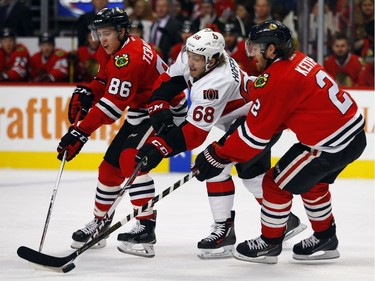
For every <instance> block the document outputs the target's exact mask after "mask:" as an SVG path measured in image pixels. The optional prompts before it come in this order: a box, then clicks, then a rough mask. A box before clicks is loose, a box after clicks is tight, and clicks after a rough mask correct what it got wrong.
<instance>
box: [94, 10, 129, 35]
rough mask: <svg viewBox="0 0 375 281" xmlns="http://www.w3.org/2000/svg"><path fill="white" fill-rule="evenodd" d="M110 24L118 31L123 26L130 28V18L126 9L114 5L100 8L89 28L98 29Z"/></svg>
mask: <svg viewBox="0 0 375 281" xmlns="http://www.w3.org/2000/svg"><path fill="white" fill-rule="evenodd" d="M109 26H113V27H115V28H116V30H117V31H118V32H119V31H120V30H121V28H126V30H128V29H129V27H130V19H129V16H128V14H127V13H126V12H125V10H124V9H121V8H118V7H114V8H104V9H102V10H100V11H99V12H98V13H97V14H96V16H95V18H94V20H93V21H92V23H91V24H90V26H89V28H90V29H91V30H96V29H98V28H101V27H109Z"/></svg>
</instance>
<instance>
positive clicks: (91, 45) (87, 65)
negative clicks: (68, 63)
mask: <svg viewBox="0 0 375 281" xmlns="http://www.w3.org/2000/svg"><path fill="white" fill-rule="evenodd" d="M86 38H87V43H86V44H85V45H84V46H81V47H79V48H78V50H77V53H76V54H75V59H74V64H73V65H74V66H75V67H74V72H75V74H74V76H75V80H76V81H79V82H91V81H92V79H93V78H94V77H95V75H96V74H97V73H98V67H99V63H98V61H97V59H96V51H97V50H98V48H99V45H100V42H99V41H94V40H93V39H92V36H91V32H88V33H87V36H86Z"/></svg>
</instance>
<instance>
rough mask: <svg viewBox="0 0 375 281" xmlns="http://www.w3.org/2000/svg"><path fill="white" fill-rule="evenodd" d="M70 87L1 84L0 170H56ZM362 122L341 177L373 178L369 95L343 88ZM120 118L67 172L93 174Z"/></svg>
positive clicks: (167, 167)
mask: <svg viewBox="0 0 375 281" xmlns="http://www.w3.org/2000/svg"><path fill="white" fill-rule="evenodd" d="M73 89H74V86H66V85H64V86H63V85H61V86H55V85H54V86H48V87H46V86H36V85H33V86H31V85H22V86H21V85H4V84H3V85H1V86H0V168H31V169H34V168H35V169H58V167H59V162H58V160H56V155H57V154H56V152H55V151H56V147H57V144H58V142H59V140H60V138H61V137H62V136H63V135H64V133H65V132H66V131H67V128H68V126H69V122H68V120H67V110H68V104H69V99H70V97H71V93H72V91H73ZM348 92H349V93H350V94H351V95H352V97H353V98H354V99H355V100H356V101H357V103H358V105H359V107H360V108H361V110H362V113H363V115H364V116H365V118H366V121H367V122H366V136H367V141H368V146H367V148H366V150H365V152H364V153H363V155H362V156H361V157H360V159H359V160H357V161H356V162H354V163H352V164H351V165H349V166H348V167H347V168H346V169H345V170H344V171H343V173H342V174H341V175H340V177H344V178H374V97H375V93H374V91H372V90H348ZM122 123H123V118H122V119H120V120H118V121H117V122H116V123H114V124H112V125H110V126H109V125H108V126H102V128H100V129H98V131H97V132H95V133H94V134H93V135H92V136H91V137H90V140H89V141H88V142H87V143H86V145H85V146H84V148H83V149H82V151H81V153H80V154H79V155H78V156H77V157H76V158H75V159H74V160H72V161H70V162H68V163H67V165H66V166H65V167H66V169H70V170H95V169H97V167H98V165H99V164H100V162H101V160H102V158H103V155H104V152H105V150H106V148H107V147H108V144H109V143H110V140H111V139H112V138H113V136H114V135H115V134H116V132H117V130H118V129H119V128H120V127H121V124H122ZM222 134H223V132H222V131H220V130H218V129H215V130H213V131H212V132H211V133H210V134H209V137H208V139H207V141H206V142H205V143H204V144H203V145H202V146H200V147H199V148H197V149H195V150H193V151H192V153H190V152H188V153H183V154H180V155H178V156H176V157H174V158H173V159H165V160H163V162H162V163H161V165H159V166H158V167H157V168H156V169H155V170H154V171H157V172H170V171H172V172H174V171H178V172H185V171H188V170H189V166H190V163H191V161H192V159H194V157H195V156H196V154H197V153H198V152H200V151H201V150H202V149H203V148H204V147H205V146H206V145H207V144H209V143H210V142H212V141H213V140H217V139H218V138H220V136H221V135H222ZM296 141H297V140H296V138H295V135H294V134H293V133H292V132H290V131H285V132H284V133H283V136H282V138H281V139H280V140H279V141H278V142H277V144H276V145H275V146H274V147H273V149H272V162H273V163H275V162H276V161H277V160H278V159H279V157H280V156H282V155H283V153H284V152H285V151H286V150H287V149H288V148H289V147H290V146H291V144H293V143H295V142H296Z"/></svg>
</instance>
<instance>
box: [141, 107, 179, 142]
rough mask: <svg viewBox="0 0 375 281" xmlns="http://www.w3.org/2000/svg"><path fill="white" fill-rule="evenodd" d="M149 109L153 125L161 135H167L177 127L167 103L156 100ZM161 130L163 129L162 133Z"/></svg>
mask: <svg viewBox="0 0 375 281" xmlns="http://www.w3.org/2000/svg"><path fill="white" fill-rule="evenodd" d="M147 107H148V114H149V115H150V120H151V125H152V127H153V128H154V131H155V132H157V133H158V134H159V135H162V134H165V133H167V132H168V131H169V130H170V129H172V128H174V127H176V125H175V123H174V122H173V115H172V112H171V111H170V109H169V103H168V102H167V101H164V100H156V101H153V102H151V103H150V104H148V105H147ZM161 128H163V129H162V130H161V131H160V129H161Z"/></svg>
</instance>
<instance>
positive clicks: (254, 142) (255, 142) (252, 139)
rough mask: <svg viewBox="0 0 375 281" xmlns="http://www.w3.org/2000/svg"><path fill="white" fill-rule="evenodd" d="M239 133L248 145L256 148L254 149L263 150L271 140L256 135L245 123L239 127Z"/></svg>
mask: <svg viewBox="0 0 375 281" xmlns="http://www.w3.org/2000/svg"><path fill="white" fill-rule="evenodd" d="M238 134H239V136H240V139H241V140H242V141H243V142H244V143H246V144H247V145H248V146H250V147H252V148H254V149H259V150H263V149H264V148H265V147H266V146H267V144H268V142H269V140H265V139H261V138H258V137H256V136H254V135H253V134H252V133H251V132H250V129H249V127H248V126H247V125H246V123H245V124H242V125H241V126H240V127H239V128H238Z"/></svg>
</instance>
